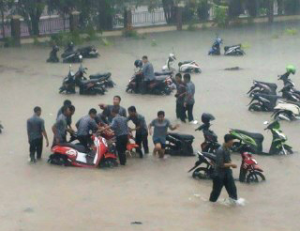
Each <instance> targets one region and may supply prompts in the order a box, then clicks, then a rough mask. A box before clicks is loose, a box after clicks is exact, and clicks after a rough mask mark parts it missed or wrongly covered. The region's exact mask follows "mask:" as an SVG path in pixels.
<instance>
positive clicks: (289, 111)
mask: <svg viewBox="0 0 300 231" xmlns="http://www.w3.org/2000/svg"><path fill="white" fill-rule="evenodd" d="M272 116H273V117H274V119H279V120H286V121H293V120H299V119H300V106H299V105H298V104H296V103H288V102H282V103H279V104H278V105H277V106H276V107H275V108H274V113H273V115H272Z"/></svg>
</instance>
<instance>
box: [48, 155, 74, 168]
mask: <svg viewBox="0 0 300 231" xmlns="http://www.w3.org/2000/svg"><path fill="white" fill-rule="evenodd" d="M48 163H49V164H53V165H58V166H68V165H69V164H68V160H67V157H65V156H62V155H58V154H53V155H51V156H50V157H49V159H48Z"/></svg>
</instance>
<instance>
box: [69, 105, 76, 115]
mask: <svg viewBox="0 0 300 231" xmlns="http://www.w3.org/2000/svg"><path fill="white" fill-rule="evenodd" d="M68 107H69V109H70V112H71V114H70V115H71V116H72V115H74V113H75V110H76V109H75V107H74V106H73V105H70V106H68Z"/></svg>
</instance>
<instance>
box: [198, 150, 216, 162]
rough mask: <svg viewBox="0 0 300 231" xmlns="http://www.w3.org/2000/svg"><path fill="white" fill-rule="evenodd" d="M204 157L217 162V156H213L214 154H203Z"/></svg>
mask: <svg viewBox="0 0 300 231" xmlns="http://www.w3.org/2000/svg"><path fill="white" fill-rule="evenodd" d="M201 153H202V155H203V156H205V157H206V158H208V159H210V160H213V161H215V160H216V155H214V154H212V153H208V152H201Z"/></svg>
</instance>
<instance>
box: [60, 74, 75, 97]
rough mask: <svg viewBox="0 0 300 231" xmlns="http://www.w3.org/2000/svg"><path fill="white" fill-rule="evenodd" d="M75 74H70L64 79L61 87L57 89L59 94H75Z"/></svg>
mask: <svg viewBox="0 0 300 231" xmlns="http://www.w3.org/2000/svg"><path fill="white" fill-rule="evenodd" d="M75 88H76V84H75V74H74V73H72V72H71V70H70V71H69V73H68V76H67V77H65V78H64V80H63V83H62V86H61V87H60V88H59V93H60V94H62V93H65V94H75V93H76V89H75Z"/></svg>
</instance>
